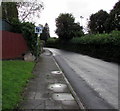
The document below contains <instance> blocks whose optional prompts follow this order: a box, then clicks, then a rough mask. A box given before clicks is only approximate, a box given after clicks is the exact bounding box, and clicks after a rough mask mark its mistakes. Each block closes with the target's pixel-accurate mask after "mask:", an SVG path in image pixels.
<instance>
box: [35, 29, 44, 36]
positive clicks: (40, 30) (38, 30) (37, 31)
mask: <svg viewBox="0 0 120 111" xmlns="http://www.w3.org/2000/svg"><path fill="white" fill-rule="evenodd" d="M42 30H43V28H42V27H35V33H37V34H41V33H42Z"/></svg>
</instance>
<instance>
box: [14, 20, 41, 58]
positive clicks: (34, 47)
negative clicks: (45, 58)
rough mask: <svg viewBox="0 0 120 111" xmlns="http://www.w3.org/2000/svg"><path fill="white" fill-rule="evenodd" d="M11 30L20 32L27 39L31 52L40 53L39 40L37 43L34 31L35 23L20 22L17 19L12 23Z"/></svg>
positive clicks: (37, 54) (36, 54)
mask: <svg viewBox="0 0 120 111" xmlns="http://www.w3.org/2000/svg"><path fill="white" fill-rule="evenodd" d="M12 25H13V27H14V28H13V30H12V31H13V32H15V33H22V34H23V37H24V38H25V40H26V41H27V45H28V47H29V50H30V51H31V53H32V54H33V55H35V56H39V55H40V40H38V44H37V34H35V32H34V28H35V25H34V24H32V23H29V22H23V23H21V22H20V21H18V20H16V19H15V20H14V21H13V23H12Z"/></svg>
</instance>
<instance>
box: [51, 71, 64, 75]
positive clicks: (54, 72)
mask: <svg viewBox="0 0 120 111" xmlns="http://www.w3.org/2000/svg"><path fill="white" fill-rule="evenodd" d="M51 74H56V75H57V74H62V71H52V72H51Z"/></svg>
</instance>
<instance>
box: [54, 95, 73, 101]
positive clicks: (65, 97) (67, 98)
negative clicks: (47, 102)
mask: <svg viewBox="0 0 120 111" xmlns="http://www.w3.org/2000/svg"><path fill="white" fill-rule="evenodd" d="M52 97H53V99H54V100H61V101H71V100H74V98H73V96H72V95H71V94H69V93H54V94H53V95H52Z"/></svg>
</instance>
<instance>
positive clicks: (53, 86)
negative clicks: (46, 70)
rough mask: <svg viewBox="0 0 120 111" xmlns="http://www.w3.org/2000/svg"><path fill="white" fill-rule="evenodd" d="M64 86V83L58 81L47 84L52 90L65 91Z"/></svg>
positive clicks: (65, 86)
mask: <svg viewBox="0 0 120 111" xmlns="http://www.w3.org/2000/svg"><path fill="white" fill-rule="evenodd" d="M66 88H67V85H66V84H60V83H56V84H50V85H49V86H48V89H50V90H53V91H54V92H65V91H66Z"/></svg>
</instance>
